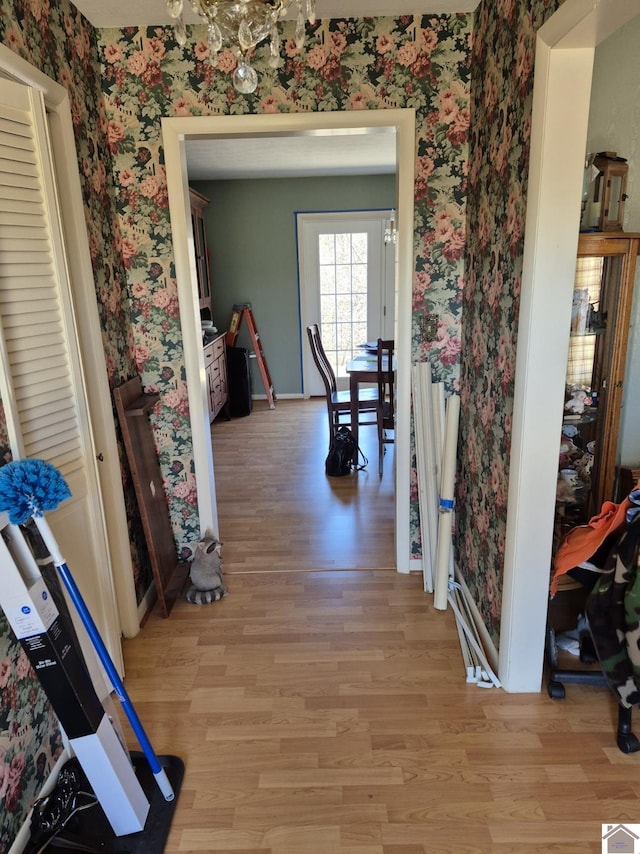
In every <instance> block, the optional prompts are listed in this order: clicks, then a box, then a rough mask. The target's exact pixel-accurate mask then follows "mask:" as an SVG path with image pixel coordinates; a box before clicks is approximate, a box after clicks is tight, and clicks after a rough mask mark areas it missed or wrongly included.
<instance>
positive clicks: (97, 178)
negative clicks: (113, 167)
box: [91, 160, 107, 195]
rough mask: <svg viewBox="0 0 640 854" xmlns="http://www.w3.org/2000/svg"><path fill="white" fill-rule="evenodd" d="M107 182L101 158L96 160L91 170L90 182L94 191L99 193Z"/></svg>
mask: <svg viewBox="0 0 640 854" xmlns="http://www.w3.org/2000/svg"><path fill="white" fill-rule="evenodd" d="M106 183H107V170H106V167H105V165H104V163H103V161H102V160H98V162H97V164H96V167H95V169H94V172H93V177H92V179H91V184H92V186H93V189H94V191H95V192H96V193H97V194H98V195H99V194H100V193H101V192H102V191H103V190H104V188H105V184H106Z"/></svg>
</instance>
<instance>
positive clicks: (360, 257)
mask: <svg viewBox="0 0 640 854" xmlns="http://www.w3.org/2000/svg"><path fill="white" fill-rule="evenodd" d="M351 238H352V240H351V253H352V257H351V260H352V261H353V263H354V264H366V263H367V235H366V233H365V234H352V235H351Z"/></svg>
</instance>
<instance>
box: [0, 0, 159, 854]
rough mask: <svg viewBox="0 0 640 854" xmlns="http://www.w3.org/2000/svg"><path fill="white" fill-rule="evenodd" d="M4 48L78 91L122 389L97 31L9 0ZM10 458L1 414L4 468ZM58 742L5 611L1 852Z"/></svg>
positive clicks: (110, 334) (87, 195) (109, 349)
mask: <svg viewBox="0 0 640 854" xmlns="http://www.w3.org/2000/svg"><path fill="white" fill-rule="evenodd" d="M0 41H2V43H3V44H4V45H5V46H7V47H8V48H10V49H11V50H12V51H14V52H15V53H16V54H18V55H19V56H21V57H23V58H24V59H26V60H27V61H29V62H30V63H31V64H32V65H34V66H35V67H37V68H38V69H40V70H41V71H43V72H44V73H45V74H47V75H48V76H49V77H50V78H52V79H53V80H55V81H57V82H58V83H60V84H61V85H62V86H64V87H65V88H66V89H67V91H68V93H69V100H70V107H71V116H72V122H73V128H74V133H75V138H76V146H77V156H78V164H79V169H80V179H81V184H82V193H83V200H84V206H85V213H86V223H87V233H88V237H89V247H90V253H91V261H92V265H93V275H94V283H95V287H96V294H97V298H98V306H99V313H100V322H101V325H102V333H103V339H102V343H103V346H104V350H105V356H106V362H107V366H108V372H109V380H110V383H111V385H112V386H113V385H115V384H117V383H119V382H122V380H123V379H128V378H129V377H131V376H133V374H134V373H135V370H136V368H135V359H134V342H133V335H132V327H131V322H130V318H129V295H128V290H127V278H126V268H125V264H124V262H123V255H122V248H121V237H120V233H119V231H118V221H117V217H116V214H115V193H114V188H113V178H112V170H111V162H110V155H109V150H108V146H107V137H106V128H107V120H106V117H105V111H104V102H103V99H102V95H101V87H100V79H99V77H100V64H99V61H98V50H97V42H96V34H95V31H94V30H93V28H92V27H91V26H90V25H89V24H88V23H87V21H86V20H85V19H84V18H83V17H82V15H80V13H79V12H78V10H77V9H76V8H75V7H74V6H73V5H72V4H71V3H69V2H67V0H52V2H35V0H34V2H31V0H0ZM10 457H11V452H10V446H9V440H8V437H7V434H6V422H5V417H4V411H3V410H2V409H1V408H0V464H3V463H5V462H8V461H9V459H10ZM121 459H123V460H124V455H121ZM122 478H123V489H124V491H125V497H126V501H127V504H128V513H127V515H128V518H129V523H130V531H131V533H130V540H131V550H132V559H133V564H134V568H135V572H136V581H137V589H138V595H139V596H140V597H141V596H142V595H143V594H144V592H145V591H146V589H147V588H148V586H149V579H150V577H151V571H150V567H149V562H148V557H147V555H146V547H145V545H144V540H143V538H142V533H141V525H140V522H139V515H138V512H137V507H136V504H135V495H134V493H133V486H132V483H131V480H130V475H129V472H128V467H127V466H126V464H123V465H122ZM58 739H59V730H58V726H57V723H56V722H55V720H54V718H53V716H52V714H51V712H50V710H49V708H48V703H47V701H46V698H45V697H44V696H43V695H42V693H41V692H40V689H39V683H38V682H37V681H36V680H35V679H34V676H33V673H31V672H30V671H29V670H28V668H27V667H26V665H25V660H24V656H23V654H22V652H21V650H20V647H19V646H18V644H17V643H16V641H15V639H14V638H13V635H12V634H11V632H10V629H9V627H8V625H7V623H6V621H5V619H4V616H3V615H2V613H1V612H0V854H4V852H6V851H8V849H9V848H10V846H11V844H12V842H13V839H14V837H15V834H16V833H17V831H18V830H19V829H20V826H21V825H22V823H23V821H24V818H25V816H26V813H27V811H28V808H29V804H30V802H31V800H32V799H33V797H34V795H35V794H36V793H37V791H38V788H39V785H40V783H41V782H42V780H43V779H46V777H47V776H48V774H49V773H50V770H51V767H52V762H53V760H55V757H56V755H57V751H58V749H59V745H58Z"/></svg>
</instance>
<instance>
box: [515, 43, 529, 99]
mask: <svg viewBox="0 0 640 854" xmlns="http://www.w3.org/2000/svg"><path fill="white" fill-rule="evenodd" d="M532 68H533V50H532V49H531V48H530V47H529V38H528V36H527V33H526V31H524V30H521V31H520V33H519V34H518V42H517V44H516V78H517V79H518V81H519V90H520V91H521V90H522V88H523V87H524V85H525V84H526V83H527V81H528V80H529V77H530V75H531V69H532Z"/></svg>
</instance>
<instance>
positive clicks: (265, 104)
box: [260, 95, 280, 113]
mask: <svg viewBox="0 0 640 854" xmlns="http://www.w3.org/2000/svg"><path fill="white" fill-rule="evenodd" d="M260 109H261V110H262V112H263V113H279V112H280V110H279V102H278V99H277V98H276V97H275V95H267V96H266V97H265V98H263V99H262V100H261V101H260Z"/></svg>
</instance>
